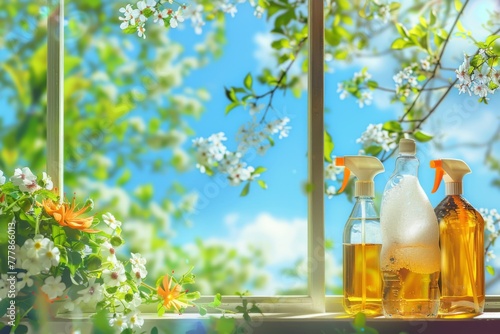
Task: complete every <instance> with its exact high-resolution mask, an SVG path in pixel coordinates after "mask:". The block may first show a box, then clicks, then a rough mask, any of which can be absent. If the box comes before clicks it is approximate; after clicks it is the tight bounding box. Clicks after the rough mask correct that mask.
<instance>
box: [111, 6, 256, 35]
mask: <svg viewBox="0 0 500 334" xmlns="http://www.w3.org/2000/svg"><path fill="white" fill-rule="evenodd" d="M166 2H168V3H169V4H170V5H173V4H174V3H176V4H178V7H177V9H175V10H174V9H172V8H163V9H161V8H160V7H162V6H165V3H166ZM244 2H246V0H236V1H229V0H219V1H213V2H212V3H211V5H212V6H213V9H214V10H215V11H221V12H223V13H226V14H229V15H231V17H234V16H235V15H236V13H237V12H238V9H237V7H236V6H237V4H238V3H244ZM249 3H250V5H251V6H252V7H254V8H255V10H254V16H256V17H257V18H261V17H262V14H263V13H264V8H262V7H261V6H259V5H258V3H257V2H256V1H255V0H250V1H249ZM135 7H136V8H134V7H132V5H131V4H127V5H126V6H125V7H121V8H120V13H121V15H123V16H120V17H119V20H120V21H122V23H121V24H120V28H121V29H122V30H125V29H129V28H130V27H132V28H135V29H137V35H138V36H139V37H142V38H146V27H145V26H146V22H147V20H148V19H149V18H151V17H152V18H153V22H154V23H157V24H159V25H160V26H162V27H163V26H168V27H170V28H177V27H178V26H179V23H181V22H184V19H185V18H189V19H190V20H191V25H192V27H193V28H194V31H195V33H196V34H201V33H202V27H203V26H204V25H205V20H204V19H203V14H204V13H205V12H206V10H205V8H204V7H203V5H201V4H194V5H190V6H187V5H185V4H179V3H178V2H177V1H174V0H168V1H165V2H162V1H155V0H141V1H138V2H137V3H136V5H135Z"/></svg>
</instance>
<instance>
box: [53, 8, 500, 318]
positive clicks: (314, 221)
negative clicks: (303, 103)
mask: <svg viewBox="0 0 500 334" xmlns="http://www.w3.org/2000/svg"><path fill="white" fill-rule="evenodd" d="M47 2H48V5H49V6H50V7H52V8H59V10H56V11H55V12H54V14H55V15H51V16H49V17H48V19H47V21H48V22H47V23H48V37H47V38H48V41H47V48H48V50H47V51H48V57H47V172H48V174H49V175H51V176H52V179H53V182H54V186H55V187H56V188H57V189H58V191H59V195H60V196H61V198H62V195H63V190H64V189H63V188H64V187H63V185H64V178H63V172H64V164H63V162H64V154H63V147H64V43H63V41H64V20H63V19H58V17H57V14H59V13H64V0H48V1H47ZM308 14H309V20H308V21H309V26H308V29H309V36H308V39H309V67H308V111H307V112H308V125H307V126H308V151H309V152H310V153H309V154H308V179H309V184H310V185H311V191H310V192H308V238H307V242H308V245H307V246H308V247H307V249H308V251H307V264H308V266H307V268H308V279H307V286H308V295H305V296H288V295H287V296H282V295H276V296H255V297H253V296H249V297H245V299H247V300H248V302H251V303H257V304H258V305H259V307H260V309H261V310H262V311H263V312H264V313H282V312H292V313H301V312H302V313H325V312H334V313H343V312H344V310H343V306H342V299H343V297H342V296H341V295H328V296H327V295H326V294H325V279H326V278H325V233H324V229H325V228H324V192H323V184H324V149H323V147H324V78H325V74H324V4H323V1H322V0H309V1H308ZM59 15H60V14H59ZM62 16H64V15H62ZM212 299H213V296H202V297H201V300H200V302H202V303H203V302H207V303H208V302H210V301H212ZM240 304H241V297H238V296H224V298H223V305H224V306H225V307H226V308H228V309H229V310H235V308H236V306H238V305H240ZM495 310H496V311H498V310H500V295H489V296H488V295H487V296H486V303H485V312H488V311H495ZM142 311H143V312H148V313H156V306H155V305H144V307H143V308H142ZM186 311H187V312H196V309H193V310H191V309H189V310H186Z"/></svg>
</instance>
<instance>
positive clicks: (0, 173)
mask: <svg viewBox="0 0 500 334" xmlns="http://www.w3.org/2000/svg"><path fill="white" fill-rule="evenodd" d="M3 184H5V176H4V175H3V171H1V170H0V186H1V185H3Z"/></svg>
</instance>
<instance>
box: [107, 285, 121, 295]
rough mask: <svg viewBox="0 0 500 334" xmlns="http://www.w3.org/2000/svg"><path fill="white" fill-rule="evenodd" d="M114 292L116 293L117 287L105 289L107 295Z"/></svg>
mask: <svg viewBox="0 0 500 334" xmlns="http://www.w3.org/2000/svg"><path fill="white" fill-rule="evenodd" d="M116 291H118V287H117V286H112V287H109V288H107V289H106V292H107V293H109V294H111V295H112V294H114V293H115V292H116Z"/></svg>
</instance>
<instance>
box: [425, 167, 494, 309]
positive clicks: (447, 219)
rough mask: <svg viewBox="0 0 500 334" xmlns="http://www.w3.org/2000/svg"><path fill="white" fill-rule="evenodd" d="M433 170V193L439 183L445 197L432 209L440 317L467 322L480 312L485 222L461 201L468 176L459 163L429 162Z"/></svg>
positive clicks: (483, 291) (466, 170)
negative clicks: (436, 228) (443, 186)
mask: <svg viewBox="0 0 500 334" xmlns="http://www.w3.org/2000/svg"><path fill="white" fill-rule="evenodd" d="M430 165H431V168H435V169H436V178H435V180H434V189H432V192H433V193H434V192H436V190H437V189H438V188H439V185H440V183H441V180H442V179H443V178H444V181H445V184H446V189H445V191H446V197H445V198H444V199H443V200H442V201H441V203H439V204H438V205H437V206H436V208H435V209H434V211H435V213H436V216H437V218H438V221H439V232H440V233H439V234H440V245H441V277H440V287H441V299H440V305H439V316H440V317H446V318H468V317H473V316H476V315H478V314H480V313H482V312H483V309H484V302H485V286H484V220H483V217H482V216H481V214H480V213H479V212H478V211H477V210H476V209H475V208H473V207H472V205H471V204H469V202H467V200H465V198H463V197H462V178H463V176H464V175H465V174H468V173H470V172H471V170H470V168H469V166H467V164H466V163H465V162H463V161H462V160H458V159H439V160H432V161H431V163H430Z"/></svg>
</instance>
